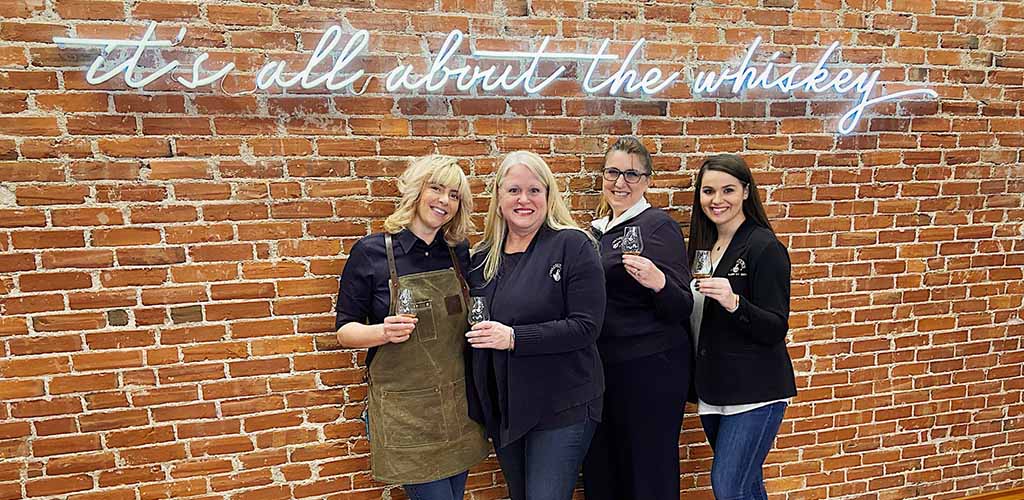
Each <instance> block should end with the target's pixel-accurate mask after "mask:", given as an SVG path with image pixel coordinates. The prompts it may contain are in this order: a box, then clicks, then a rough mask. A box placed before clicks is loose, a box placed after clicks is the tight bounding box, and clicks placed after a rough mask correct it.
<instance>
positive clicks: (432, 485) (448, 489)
mask: <svg viewBox="0 0 1024 500" xmlns="http://www.w3.org/2000/svg"><path fill="white" fill-rule="evenodd" d="M467 477H469V471H465V472H462V473H459V474H456V475H454V476H452V477H446V478H444V479H438V480H437V481H431V482H429V483H420V484H406V485H403V486H402V488H404V489H405V494H406V495H407V496H408V497H409V500H462V496H463V492H464V491H465V490H466V478H467Z"/></svg>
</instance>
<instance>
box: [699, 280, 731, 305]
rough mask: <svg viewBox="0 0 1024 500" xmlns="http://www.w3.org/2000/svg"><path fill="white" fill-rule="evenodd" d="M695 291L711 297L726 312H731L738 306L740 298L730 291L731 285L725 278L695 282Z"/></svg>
mask: <svg viewBox="0 0 1024 500" xmlns="http://www.w3.org/2000/svg"><path fill="white" fill-rule="evenodd" d="M697 290H699V291H700V293H702V294H704V296H705V297H711V298H712V299H715V300H717V301H718V303H719V304H722V307H724V308H725V310H726V311H729V312H733V311H735V310H736V308H737V307H739V306H740V302H739V301H740V297H739V295H736V292H733V291H732V284H731V283H729V280H728V279H726V278H705V279H702V280H697Z"/></svg>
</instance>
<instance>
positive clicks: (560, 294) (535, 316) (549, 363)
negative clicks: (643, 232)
mask: <svg viewBox="0 0 1024 500" xmlns="http://www.w3.org/2000/svg"><path fill="white" fill-rule="evenodd" d="M484 258H485V255H484V254H483V253H480V254H476V255H474V256H473V259H472V264H471V266H470V267H471V269H472V270H471V271H470V283H471V286H472V287H473V291H472V293H473V295H480V296H484V297H486V298H487V301H488V306H489V310H490V313H491V319H492V320H494V321H498V322H500V323H502V324H505V325H508V326H511V327H513V328H514V329H515V336H516V343H515V350H514V351H512V352H508V351H495V350H490V349H473V359H472V362H471V365H472V377H469V379H470V385H471V386H472V388H471V390H470V394H471V396H470V400H469V406H470V416H472V417H473V418H474V419H475V420H477V421H479V422H481V423H483V424H484V425H485V426H486V427H487V431H488V434H489V435H490V436H491V437H492V439H494V440H495V445H496V446H499V447H500V446H504V445H506V444H508V443H511V442H513V441H515V440H517V439H519V438H521V437H522V436H523V435H525V434H526V433H527V432H529V431H530V430H532V429H534V428H536V427H537V426H538V424H540V423H542V422H543V421H544V420H545V419H548V420H550V418H551V417H554V416H556V415H558V414H560V413H562V412H564V411H565V410H568V409H570V408H575V407H579V406H581V405H585V404H588V403H591V402H594V401H597V400H599V399H600V398H601V396H602V394H603V393H604V371H603V369H602V366H601V359H600V357H599V356H598V352H597V345H596V342H597V337H598V335H599V333H600V331H601V321H602V319H603V318H604V309H605V286H604V273H602V272H601V263H600V260H599V257H598V254H597V250H596V249H595V248H594V245H593V243H592V241H591V240H590V239H589V238H587V235H586V234H584V233H583V232H582V231H575V230H562V231H555V230H552V229H549V228H547V227H542V228H541V229H540V231H538V233H537V235H536V236H535V237H534V239H533V241H532V242H531V243H530V246H529V247H528V248H527V250H526V252H525V253H524V254H523V255H522V257H520V258H519V262H518V264H517V265H516V266H515V268H514V269H510V270H508V272H505V273H501V274H499V275H498V276H495V277H494V278H493V279H491V280H490V281H489V282H487V283H484V280H483V265H482V264H483V260H484ZM497 358H501V359H500V362H499V363H496V362H495V360H496V359H497ZM495 366H503V367H504V369H503V370H499V371H497V372H496V371H495ZM491 374H494V377H493V378H492V377H491ZM492 381H493V383H492ZM473 394H475V395H476V397H473V396H472V395H473ZM591 406H593V405H591ZM594 410H596V411H597V412H600V407H599V405H598V407H597V408H592V409H591V416H592V417H595V418H597V419H599V418H600V415H593V414H592V413H593V411H594Z"/></svg>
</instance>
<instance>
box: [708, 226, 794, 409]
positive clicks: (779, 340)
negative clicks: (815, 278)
mask: <svg viewBox="0 0 1024 500" xmlns="http://www.w3.org/2000/svg"><path fill="white" fill-rule="evenodd" d="M714 276H715V277H719V278H727V279H728V280H729V283H730V284H731V285H732V289H733V291H734V292H736V294H737V295H739V296H740V305H739V308H738V309H736V311H735V312H733V313H730V312H729V311H726V310H725V308H724V307H722V305H721V304H719V303H718V301H716V300H714V299H705V300H704V315H703V317H702V319H701V325H700V336H699V338H698V344H697V353H696V360H697V363H696V373H695V375H694V382H695V387H696V392H697V396H699V397H700V399H702V400H704V401H705V402H707V403H709V404H713V405H737V404H748V403H760V402H765V401H773V400H776V399H783V398H788V397H792V396H795V395H796V382H795V381H794V378H793V363H792V361H790V359H789V352H788V351H787V350H786V333H787V332H788V331H789V290H790V283H789V279H790V263H789V254H788V253H787V252H786V247H784V246H782V243H781V242H779V240H778V238H776V237H775V235H774V234H773V233H772V232H771V231H770V230H768V229H767V228H764V227H761V226H758V225H757V224H755V223H754V222H753V221H752V220H751V219H747V220H746V221H744V222H743V224H742V225H741V226H740V227H739V229H737V231H736V234H735V235H734V236H733V238H732V241H731V242H730V243H729V248H727V249H726V250H725V254H724V255H722V259H721V260H720V261H719V263H718V267H717V268H716V269H715V274H714Z"/></svg>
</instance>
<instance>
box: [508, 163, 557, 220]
mask: <svg viewBox="0 0 1024 500" xmlns="http://www.w3.org/2000/svg"><path fill="white" fill-rule="evenodd" d="M498 196H499V198H498V208H499V210H501V216H502V217H503V218H504V219H505V220H506V221H507V222H508V229H509V231H515V232H516V233H518V234H522V235H530V234H533V233H534V232H536V231H537V230H538V229H540V226H541V225H543V224H544V219H545V218H546V217H547V215H548V199H547V196H548V190H547V188H546V187H545V186H544V184H543V183H542V182H541V180H540V179H539V178H538V177H537V176H536V175H534V174H533V172H532V171H530V169H529V168H527V167H526V165H513V166H511V167H509V169H508V171H507V172H506V173H505V176H504V178H503V179H502V180H501V186H499V188H498Z"/></svg>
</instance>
